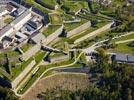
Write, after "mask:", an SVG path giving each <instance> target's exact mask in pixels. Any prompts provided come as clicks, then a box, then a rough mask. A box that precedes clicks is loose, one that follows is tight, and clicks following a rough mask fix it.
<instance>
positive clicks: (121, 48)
mask: <svg viewBox="0 0 134 100" xmlns="http://www.w3.org/2000/svg"><path fill="white" fill-rule="evenodd" d="M128 43H129V42H128ZM128 43H121V44H118V45H117V47H116V48H114V49H110V52H117V53H128V54H134V47H130V46H128Z"/></svg>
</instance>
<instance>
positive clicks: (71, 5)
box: [63, 0, 88, 12]
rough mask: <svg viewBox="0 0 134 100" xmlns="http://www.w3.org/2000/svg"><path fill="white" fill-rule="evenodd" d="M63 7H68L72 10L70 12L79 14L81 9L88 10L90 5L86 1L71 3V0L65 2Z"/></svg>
mask: <svg viewBox="0 0 134 100" xmlns="http://www.w3.org/2000/svg"><path fill="white" fill-rule="evenodd" d="M63 5H64V6H65V7H68V8H69V9H70V12H77V11H79V10H80V9H81V8H87V7H88V4H87V2H85V1H77V2H76V1H70V0H68V1H67V0H64V1H63Z"/></svg>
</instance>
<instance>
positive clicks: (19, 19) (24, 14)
mask: <svg viewBox="0 0 134 100" xmlns="http://www.w3.org/2000/svg"><path fill="white" fill-rule="evenodd" d="M29 13H30V12H29V10H26V11H25V12H24V13H23V14H21V15H20V16H19V17H17V18H16V19H15V20H14V21H13V22H12V24H14V25H15V24H17V23H18V22H20V21H21V20H22V19H23V18H24V17H26V16H27V15H28V14H29Z"/></svg>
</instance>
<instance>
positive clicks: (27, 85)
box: [19, 61, 73, 94]
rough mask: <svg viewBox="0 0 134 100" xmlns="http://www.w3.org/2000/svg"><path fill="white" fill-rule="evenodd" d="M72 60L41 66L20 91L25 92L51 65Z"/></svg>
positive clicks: (67, 62)
mask: <svg viewBox="0 0 134 100" xmlns="http://www.w3.org/2000/svg"><path fill="white" fill-rule="evenodd" d="M72 62H73V61H63V62H60V63H54V64H49V65H44V66H39V70H38V71H37V72H36V73H35V74H34V75H32V76H31V77H30V79H29V80H28V81H27V82H26V83H25V84H24V85H23V86H22V87H21V89H22V91H20V90H19V93H20V94H23V93H24V92H25V91H26V90H27V89H28V88H29V87H30V86H31V85H32V84H33V82H35V80H36V79H37V78H38V77H39V76H40V75H41V74H42V73H43V72H44V71H45V70H46V69H48V68H51V67H56V66H61V65H67V64H70V63H72Z"/></svg>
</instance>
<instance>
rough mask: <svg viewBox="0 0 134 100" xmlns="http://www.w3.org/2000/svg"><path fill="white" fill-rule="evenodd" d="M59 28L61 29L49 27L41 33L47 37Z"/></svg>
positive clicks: (58, 26) (57, 26) (55, 26)
mask: <svg viewBox="0 0 134 100" xmlns="http://www.w3.org/2000/svg"><path fill="white" fill-rule="evenodd" d="M60 27H61V25H49V27H48V28H47V29H45V30H44V31H43V34H44V35H45V36H46V37H47V36H49V35H51V34H52V33H53V32H55V31H56V30H57V29H58V28H60Z"/></svg>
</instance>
